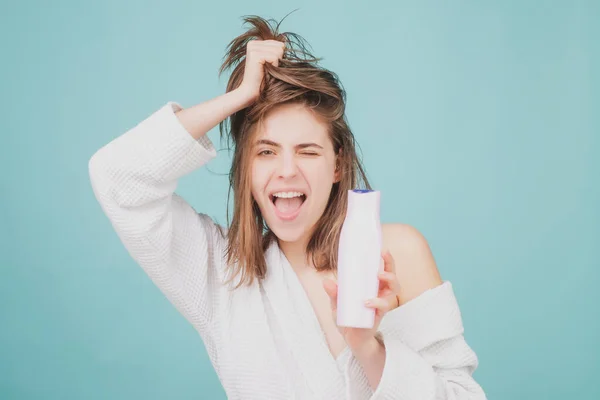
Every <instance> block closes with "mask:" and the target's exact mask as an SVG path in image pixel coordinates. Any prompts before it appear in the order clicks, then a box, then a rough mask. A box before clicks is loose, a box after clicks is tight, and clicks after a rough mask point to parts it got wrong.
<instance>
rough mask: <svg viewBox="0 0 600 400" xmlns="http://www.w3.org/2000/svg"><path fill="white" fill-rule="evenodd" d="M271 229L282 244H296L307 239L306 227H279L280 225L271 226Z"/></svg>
mask: <svg viewBox="0 0 600 400" xmlns="http://www.w3.org/2000/svg"><path fill="white" fill-rule="evenodd" d="M267 225H268V226H269V229H271V231H272V232H273V233H274V234H275V236H277V239H279V240H280V241H282V242H286V243H295V242H298V241H300V240H302V239H304V238H305V236H306V232H307V229H306V227H305V226H294V227H291V226H289V227H287V226H278V225H279V224H269V223H267Z"/></svg>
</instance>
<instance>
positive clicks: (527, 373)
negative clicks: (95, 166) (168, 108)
mask: <svg viewBox="0 0 600 400" xmlns="http://www.w3.org/2000/svg"><path fill="white" fill-rule="evenodd" d="M293 10H297V11H295V12H293V13H292V14H290V15H289V16H288V17H287V18H286V19H285V20H284V22H283V24H282V30H283V31H292V32H296V33H299V34H300V35H302V36H303V37H304V38H305V39H306V40H307V41H308V42H309V44H310V45H311V46H312V50H313V51H314V53H315V55H316V56H319V57H324V59H323V61H322V62H321V65H323V66H324V67H326V68H329V69H331V70H333V71H335V72H336V73H337V74H338V75H339V77H340V79H341V81H342V83H343V85H344V87H345V88H346V90H347V92H348V108H347V115H348V120H349V122H350V126H351V128H352V129H353V131H354V133H355V135H356V137H357V139H358V141H359V144H360V147H361V150H362V155H363V160H364V162H365V164H366V167H367V171H368V174H369V177H370V178H371V180H372V182H373V185H374V187H375V188H376V189H378V190H381V193H382V219H383V222H403V223H407V224H411V225H414V226H415V227H417V228H418V229H419V230H420V231H421V232H422V233H423V234H424V235H425V237H426V238H427V239H428V241H429V243H430V245H431V248H432V251H433V253H434V256H435V258H436V261H437V263H438V266H439V269H440V271H441V273H442V276H443V278H444V279H446V280H450V281H452V282H453V284H454V287H455V290H456V295H457V297H458V301H459V304H460V306H461V310H462V314H463V319H464V324H465V329H466V332H465V335H466V339H467V341H468V343H469V344H470V345H471V346H472V347H473V349H474V350H475V351H476V353H477V355H478V357H479V360H480V366H479V369H478V370H477V371H476V373H475V377H476V379H477V380H478V382H479V383H480V384H481V385H482V386H483V388H484V389H485V391H486V392H487V395H488V397H489V398H490V399H512V400H515V399H545V400H549V399H561V400H562V399H567V398H569V399H598V398H600V384H599V383H598V374H599V373H600V367H599V358H600V357H599V356H600V346H599V345H598V339H599V338H600V321H599V319H600V311H599V306H600V294H599V293H600V290H599V288H598V284H599V278H600V272H599V269H600V268H599V267H600V262H599V261H598V259H599V258H598V248H599V247H600V232H599V230H600V229H599V227H598V226H599V223H600V220H599V219H600V218H599V208H600V206H599V204H600V193H599V192H600V190H599V183H600V178H599V173H600V161H599V160H600V152H599V148H598V146H599V136H600V119H599V117H598V115H599V113H600V99H599V94H598V93H599V89H600V85H599V76H598V74H599V68H600V64H599V61H600V58H599V56H600V55H599V45H598V39H599V38H600V28H599V27H600V25H599V23H598V21H600V5H599V3H598V2H596V1H591V0H590V1H566V0H565V1H534V0H528V1H500V0H499V1H452V2H448V1H439V2H434V1H422V0H419V1H387V2H378V1H373V2H365V1H353V2H351V1H322V0H320V1H288V0H278V1H263V0H256V1H252V2H249V1H241V0H235V1H233V0H230V1H221V2H202V1H141V0H138V1H105V2H98V1H71V2H67V1H56V2H45V1H27V2H17V1H13V2H7V3H6V4H4V5H3V6H2V12H1V15H0V33H1V35H0V42H1V54H2V63H0V72H1V79H0V92H1V93H2V96H1V100H0V101H1V102H2V104H1V108H0V109H1V110H2V111H1V118H0V134H1V135H2V140H1V142H0V143H1V145H0V156H1V158H0V160H1V163H2V164H1V171H2V174H1V176H0V191H1V197H0V201H1V211H0V229H1V232H0V233H1V237H0V246H1V247H0V267H1V269H0V398H2V399H5V400H9V399H11V400H12V399H44V400H50V399H61V400H62V399H86V400H93V399H148V400H150V399H224V398H225V394H224V391H223V389H222V387H221V385H220V383H219V381H218V379H217V376H216V374H215V372H214V371H213V368H212V366H211V364H210V362H209V359H208V357H207V355H206V352H205V349H204V346H203V344H202V341H201V339H200V337H199V336H198V335H197V334H196V332H195V331H194V329H193V328H192V326H191V325H189V323H188V322H187V321H186V320H185V319H184V318H183V317H182V316H180V315H179V314H178V313H177V311H176V310H175V308H174V307H172V306H171V305H170V304H169V303H168V301H167V300H166V298H165V297H164V296H163V295H162V294H161V293H160V292H159V291H158V289H157V288H155V287H154V285H153V284H152V282H151V281H150V280H149V278H147V277H146V275H145V274H144V273H143V271H142V270H141V269H140V268H139V267H138V266H137V264H135V262H134V261H133V259H132V258H131V257H130V256H129V255H128V253H127V252H126V250H125V249H124V247H123V246H122V245H121V243H120V242H119V240H118V237H117V236H116V234H115V233H114V231H113V230H112V227H111V225H110V223H109V221H108V219H107V218H106V217H105V216H104V214H103V213H102V211H101V209H100V207H99V205H98V203H97V202H96V200H95V198H94V196H93V192H92V189H91V186H90V182H89V177H88V160H89V159H90V157H91V156H92V154H93V153H94V152H95V151H96V150H98V149H99V148H100V147H101V146H103V145H104V144H106V143H108V142H109V141H111V140H112V139H114V138H115V137H117V136H118V135H120V134H122V133H124V132H125V131H126V130H127V129H129V128H131V127H133V126H134V125H135V124H136V123H138V122H139V121H141V120H142V119H144V118H146V117H147V116H149V115H150V114H151V113H152V112H153V111H155V110H157V109H158V108H159V107H161V106H162V105H164V104H165V103H166V102H167V101H169V100H173V101H177V102H180V103H181V104H182V105H183V106H184V107H189V106H192V105H194V104H196V103H199V102H202V101H205V100H208V99H211V98H213V97H215V96H217V95H220V94H222V93H223V92H224V90H225V85H226V82H227V78H228V76H229V75H228V74H225V75H223V76H222V77H221V78H220V79H219V78H218V76H217V71H218V68H219V66H220V63H221V60H222V57H223V55H224V54H225V47H226V45H227V44H228V43H229V41H230V40H231V39H233V38H234V37H236V36H237V35H239V34H240V33H242V31H243V30H244V29H245V28H244V27H242V20H241V17H242V16H243V15H249V14H256V15H260V16H263V17H266V18H275V19H277V20H280V19H281V18H283V17H284V16H285V15H286V14H288V13H290V12H292V11H293ZM208 136H209V137H210V138H211V139H212V140H213V141H214V142H215V145H216V146H217V147H218V148H220V149H224V148H225V144H224V143H221V142H220V141H219V136H218V130H217V129H213V130H211V131H210V132H209V134H208ZM229 163H230V154H229V153H228V152H227V151H226V150H222V151H220V152H219V157H217V159H216V160H214V161H213V162H212V163H210V164H209V166H208V167H207V168H204V169H201V170H198V171H196V172H193V173H192V174H190V175H187V176H186V177H184V178H183V179H182V180H181V181H180V184H179V186H178V189H177V192H178V193H179V194H181V195H182V196H184V197H185V198H186V199H187V200H188V201H189V202H190V203H191V204H192V205H193V206H194V207H195V208H196V209H197V210H199V211H202V212H205V213H207V214H209V215H211V216H212V217H214V218H216V219H217V220H218V221H219V222H220V223H225V222H226V219H225V212H226V210H225V200H226V195H227V185H228V181H227V177H226V175H225V174H226V173H227V170H228V167H229Z"/></svg>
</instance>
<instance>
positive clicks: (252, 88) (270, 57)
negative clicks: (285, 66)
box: [239, 40, 285, 100]
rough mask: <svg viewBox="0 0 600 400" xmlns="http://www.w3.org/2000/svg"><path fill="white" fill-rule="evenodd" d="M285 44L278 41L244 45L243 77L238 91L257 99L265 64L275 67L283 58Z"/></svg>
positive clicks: (257, 41) (261, 41)
mask: <svg viewBox="0 0 600 400" xmlns="http://www.w3.org/2000/svg"><path fill="white" fill-rule="evenodd" d="M284 50H285V43H284V42H281V41H279V40H251V41H249V42H248V43H247V44H246V61H245V66H244V77H243V79H242V83H241V84H240V86H239V89H240V90H242V91H243V92H244V93H245V94H246V95H247V96H248V97H250V98H251V99H252V100H254V99H256V98H257V97H258V94H259V92H260V85H261V83H262V80H263V78H264V75H265V71H264V64H265V62H268V63H271V64H272V65H274V66H275V67H278V66H279V60H280V59H281V58H282V57H283V53H284Z"/></svg>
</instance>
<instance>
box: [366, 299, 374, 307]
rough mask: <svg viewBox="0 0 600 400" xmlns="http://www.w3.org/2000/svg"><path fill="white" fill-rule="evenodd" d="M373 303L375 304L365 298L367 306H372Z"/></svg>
mask: <svg viewBox="0 0 600 400" xmlns="http://www.w3.org/2000/svg"><path fill="white" fill-rule="evenodd" d="M371 304H373V302H372V301H371V300H365V306H370V305H371Z"/></svg>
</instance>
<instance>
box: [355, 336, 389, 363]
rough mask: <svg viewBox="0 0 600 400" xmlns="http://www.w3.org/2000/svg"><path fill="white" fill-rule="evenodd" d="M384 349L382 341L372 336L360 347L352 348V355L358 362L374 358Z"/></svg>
mask: <svg viewBox="0 0 600 400" xmlns="http://www.w3.org/2000/svg"><path fill="white" fill-rule="evenodd" d="M384 349H385V348H384V346H383V343H382V341H381V340H379V339H378V338H377V337H375V336H372V337H371V338H369V339H368V340H366V341H364V342H363V343H361V344H360V346H356V347H354V348H353V349H352V353H353V354H354V356H355V357H356V358H357V359H358V360H359V361H362V360H368V359H370V358H372V357H374V356H375V355H376V354H378V353H379V352H381V351H384Z"/></svg>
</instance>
